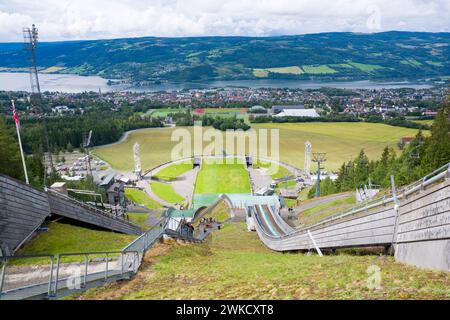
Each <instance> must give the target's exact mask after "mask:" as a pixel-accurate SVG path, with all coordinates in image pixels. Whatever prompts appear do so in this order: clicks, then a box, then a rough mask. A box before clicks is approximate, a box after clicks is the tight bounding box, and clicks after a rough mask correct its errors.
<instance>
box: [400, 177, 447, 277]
mask: <svg viewBox="0 0 450 320" xmlns="http://www.w3.org/2000/svg"><path fill="white" fill-rule="evenodd" d="M395 259H396V260H397V261H401V262H405V263H408V264H413V265H415V266H418V267H424V268H431V269H437V270H445V271H450V180H449V179H447V181H445V182H444V183H441V184H438V185H436V186H433V187H431V188H430V189H429V190H424V191H421V192H420V193H419V194H416V195H414V196H411V197H410V198H409V199H406V200H405V202H403V203H402V205H401V207H400V217H399V225H398V232H397V245H396V250H395Z"/></svg>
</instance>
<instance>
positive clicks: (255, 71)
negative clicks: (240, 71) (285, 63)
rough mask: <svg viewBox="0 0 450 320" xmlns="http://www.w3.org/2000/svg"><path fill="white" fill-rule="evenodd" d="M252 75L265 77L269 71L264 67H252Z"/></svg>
mask: <svg viewBox="0 0 450 320" xmlns="http://www.w3.org/2000/svg"><path fill="white" fill-rule="evenodd" d="M252 72H253V75H254V76H255V77H258V78H266V77H267V76H268V75H269V71H267V70H266V69H258V68H256V69H253V71H252Z"/></svg>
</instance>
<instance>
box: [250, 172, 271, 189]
mask: <svg viewBox="0 0 450 320" xmlns="http://www.w3.org/2000/svg"><path fill="white" fill-rule="evenodd" d="M248 171H249V173H250V178H251V180H252V184H253V186H252V187H253V190H254V191H258V190H260V189H262V188H268V187H269V186H270V184H271V183H272V177H271V176H269V175H268V174H266V171H267V169H264V168H260V169H255V168H248Z"/></svg>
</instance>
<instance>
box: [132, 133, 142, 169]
mask: <svg viewBox="0 0 450 320" xmlns="http://www.w3.org/2000/svg"><path fill="white" fill-rule="evenodd" d="M133 152H134V172H135V173H136V176H137V177H138V178H140V177H141V172H142V169H141V157H140V155H139V143H137V142H136V143H135V144H134V146H133Z"/></svg>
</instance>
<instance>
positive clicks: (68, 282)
mask: <svg viewBox="0 0 450 320" xmlns="http://www.w3.org/2000/svg"><path fill="white" fill-rule="evenodd" d="M167 230H171V231H172V232H175V233H178V234H179V235H180V236H181V237H184V238H186V239H188V240H189V238H191V240H193V241H194V240H196V241H200V240H199V239H196V238H194V237H193V236H192V235H191V236H189V235H186V236H184V235H183V234H182V232H181V224H180V223H179V222H178V221H176V220H175V219H173V218H171V217H167V216H164V217H162V218H161V219H160V220H159V221H158V222H157V223H156V224H155V225H154V226H153V227H151V228H150V229H148V230H147V231H145V232H144V233H143V234H141V235H140V236H139V237H138V238H136V239H135V240H134V241H132V242H131V243H130V244H129V245H127V246H126V247H125V248H124V249H123V250H122V251H100V252H96V251H92V252H77V253H59V254H46V255H25V256H1V257H0V262H1V269H0V272H1V273H0V299H25V298H30V297H37V296H47V297H48V298H54V297H57V296H58V292H60V291H62V290H69V291H70V290H74V289H83V288H86V287H87V285H88V284H89V283H91V282H93V281H102V280H104V281H105V282H106V281H108V279H111V278H113V277H116V278H124V277H125V276H126V275H127V274H134V273H136V272H137V270H138V269H139V267H140V265H141V263H142V260H143V257H144V254H145V251H147V250H148V249H149V248H150V247H151V246H152V245H153V244H154V243H155V242H156V241H157V240H158V239H160V238H161V237H162V236H163V235H164V233H166V231H167ZM76 257H82V259H81V261H80V259H77V258H76ZM32 258H35V259H40V261H39V262H34V263H33V268H34V269H35V271H33V272H31V273H30V268H29V265H30V264H27V263H25V264H24V263H22V264H20V263H19V264H14V265H12V266H8V264H9V262H10V261H12V260H15V261H17V260H22V261H23V260H26V259H32ZM44 259H47V260H48V261H47V262H46V263H44V264H43V263H42V262H43V261H42V260H44ZM22 269H23V270H22ZM8 270H11V272H9V273H8ZM8 278H9V279H8Z"/></svg>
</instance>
